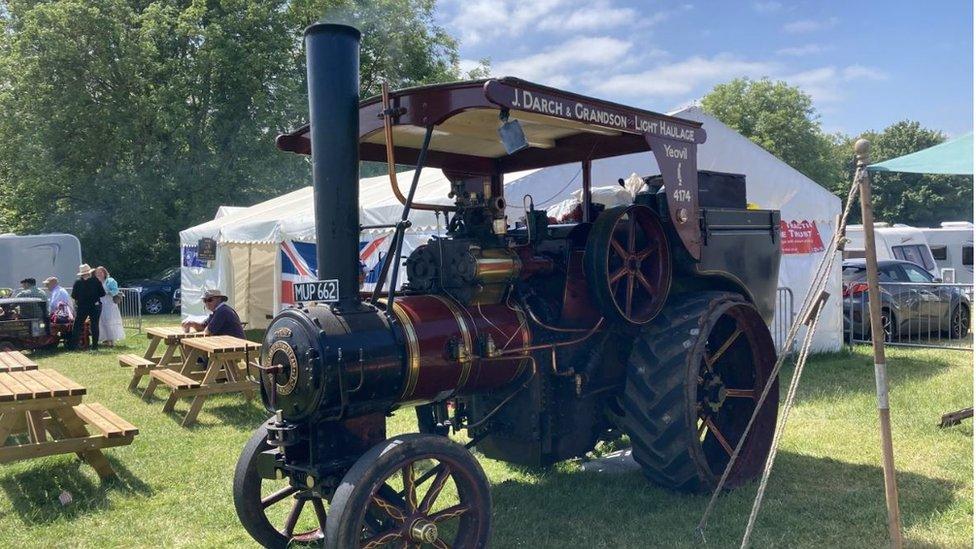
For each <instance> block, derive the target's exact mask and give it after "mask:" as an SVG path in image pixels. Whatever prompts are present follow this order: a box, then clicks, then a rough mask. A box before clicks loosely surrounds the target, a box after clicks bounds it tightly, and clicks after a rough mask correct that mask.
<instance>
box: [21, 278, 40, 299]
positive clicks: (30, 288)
mask: <svg viewBox="0 0 976 549" xmlns="http://www.w3.org/2000/svg"><path fill="white" fill-rule="evenodd" d="M14 297H36V298H38V299H47V296H46V295H44V292H42V291H41V289H40V288H38V287H37V280H34V279H33V278H25V279H23V280H21V281H20V290H18V291H17V293H16V294H14Z"/></svg>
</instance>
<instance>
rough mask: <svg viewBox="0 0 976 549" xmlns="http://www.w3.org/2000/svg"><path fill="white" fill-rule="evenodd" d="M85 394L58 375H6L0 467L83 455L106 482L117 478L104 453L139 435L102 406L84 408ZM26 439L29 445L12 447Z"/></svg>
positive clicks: (1, 383)
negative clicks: (19, 437) (18, 437)
mask: <svg viewBox="0 0 976 549" xmlns="http://www.w3.org/2000/svg"><path fill="white" fill-rule="evenodd" d="M85 393H86V389H85V388H84V387H83V386H81V385H79V384H78V383H76V382H74V381H72V380H71V379H68V378H67V377H65V376H64V375H62V374H61V373H60V372H58V371H56V370H47V369H38V370H27V371H19V372H3V373H0V463H8V462H11V461H16V460H20V459H28V458H35V457H42V456H50V455H56V454H67V453H77V454H78V456H79V457H81V458H82V459H83V460H84V461H85V462H87V463H88V464H89V465H91V466H92V467H94V468H95V471H97V472H98V474H99V476H101V477H102V478H109V477H112V476H114V475H115V471H114V470H113V469H112V466H111V464H110V463H109V462H108V460H107V459H106V458H105V456H104V455H103V454H102V453H101V449H102V448H109V447H113V446H122V445H126V444H131V443H132V439H133V437H134V436H135V435H136V434H138V433H139V430H138V429H137V428H136V427H135V426H134V425H132V424H131V423H129V422H128V421H126V420H124V419H122V418H121V417H119V416H118V415H117V414H115V413H114V412H112V411H111V410H109V409H107V408H106V407H104V406H102V405H101V404H98V403H90V404H82V403H81V398H82V396H83V395H84V394H85ZM20 433H26V434H27V438H28V442H26V443H23V444H13V445H6V442H7V438H8V436H9V435H11V434H20Z"/></svg>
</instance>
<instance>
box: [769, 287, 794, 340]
mask: <svg viewBox="0 0 976 549" xmlns="http://www.w3.org/2000/svg"><path fill="white" fill-rule="evenodd" d="M795 317H796V311H794V310H793V290H792V289H790V288H785V287H784V288H777V289H776V309H775V312H774V313H773V324H772V326H770V329H771V331H772V332H773V342H774V343H775V344H776V353H777V354H783V353H784V352H785V353H786V354H793V351H794V350H795V349H783V346H784V345H785V344H786V336H787V335H788V334H789V332H790V327H791V326H793V319H794V318H795ZM794 343H795V342H794Z"/></svg>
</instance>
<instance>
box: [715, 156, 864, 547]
mask: <svg viewBox="0 0 976 549" xmlns="http://www.w3.org/2000/svg"><path fill="white" fill-rule="evenodd" d="M865 178H866V177H865V176H863V175H861V170H858V171H857V173H855V176H854V181H853V183H852V184H851V188H850V189H849V190H848V193H847V201H846V203H845V205H844V212H843V213H842V214H841V216H840V217H839V218H838V220H837V226H836V227H835V228H834V234H833V237H832V238H831V240H830V244H829V245H828V246H827V248H826V249H827V250H828V252H827V253H824V256H823V258H822V259H821V260H820V264H819V265H818V267H817V270H816V274H815V275H814V278H813V282H812V284H811V285H810V290H809V291H808V292H807V294H806V296H805V297H804V298H803V304H802V305H801V306H800V314H799V315H797V317H796V320H794V322H793V325H792V326H791V327H790V330H789V332H788V333H787V336H786V342H785V343H784V345H783V348H785V349H789V348H792V346H793V343H794V342H795V340H796V337H797V335H798V334H799V331H800V327H801V326H803V325H806V326H807V332H806V334H805V335H804V337H803V343H802V344H801V346H800V351H799V353H798V354H797V358H796V366H795V368H794V370H793V377H792V379H791V380H790V387H789V390H788V391H787V395H786V400H785V402H784V404H783V408H782V414H781V415H780V418H779V421H778V422H777V423H778V425H777V428H776V432H775V435H774V437H773V442H772V446H771V447H770V451H769V456H767V458H766V465H765V467H764V468H763V474H762V479H761V481H760V483H759V490H758V492H757V493H756V499H755V501H754V502H753V506H752V512H751V513H750V515H749V522H748V524H747V526H746V531H745V534H744V535H743V538H742V545H741V547H742V548H745V547H747V546H748V544H749V537H750V535H751V534H752V529H753V526H754V525H755V521H756V517H757V516H758V514H759V508H760V506H761V505H762V499H763V495H764V494H765V491H766V484H767V482H768V481H769V474H770V472H771V471H772V467H773V461H774V460H775V459H776V451H777V449H778V447H779V441H780V437H781V436H782V434H783V431H784V430H785V427H786V420H787V418H788V417H789V413H790V409H791V408H792V406H793V402H794V400H795V398H796V390H797V387H799V383H800V377H801V376H802V375H803V368H804V366H805V365H806V361H807V357H808V356H809V354H810V347H811V345H812V343H813V336H814V334H815V332H816V330H817V326H818V324H819V322H820V315H821V313H822V311H823V305H824V304H825V303H826V301H827V297H829V293H828V292H827V291H826V289H827V283H828V282H829V280H830V272H831V269H832V268H833V266H834V263H835V262H836V260H837V252H838V251H840V250H841V249H842V243H843V242H845V240H846V238H845V237H844V236H843V235H844V234H845V232H846V229H847V219H848V217H849V215H850V212H851V207H852V206H853V204H854V199H855V196H856V195H857V192H858V190H859V188H860V184H861V181H862V180H863V179H865ZM785 359H786V354H785V353H783V354H781V355H780V356H779V357H778V358H777V359H776V364H775V365H774V366H773V371H772V373H771V375H770V376H769V381H767V383H766V386H765V387H763V391H762V393H761V394H760V395H759V398H758V401H757V404H756V408H755V410H754V411H753V414H752V416H751V417H750V418H749V422H748V423H747V424H746V428H745V431H744V432H743V434H742V436H741V437H740V438H739V442H738V444H736V446H735V450H734V451H733V452H732V456H731V458H730V459H729V463H728V465H726V467H725V471H724V472H723V473H722V476H721V477H720V478H719V481H718V484H717V485H716V487H715V491H714V492H713V493H712V497H711V499H710V500H709V502H708V506H707V507H706V508H705V512H704V513H703V514H702V518H701V521H699V523H698V526H697V528H696V532H697V533H698V535H699V536H700V537H701V539H702V540H704V539H705V528H706V526H707V522H708V518H709V516H710V515H711V513H712V511H713V510H714V507H715V503H716V502H717V500H718V495H719V494H720V493H721V492H722V488H723V487H724V486H725V482H726V480H727V479H728V476H729V473H730V472H731V470H732V467H733V466H734V465H735V462H736V459H737V458H738V457H739V452H740V451H741V450H742V446H743V443H744V442H745V440H746V439H747V438H748V436H749V431H750V430H751V429H752V425H753V423H754V422H755V419H756V417H757V415H758V411H759V410H760V408H761V407H762V405H763V403H764V402H765V401H766V398H767V397H768V396H769V392H770V391H771V390H772V387H773V384H774V383H775V382H776V379H777V376H778V375H779V372H780V370H781V369H782V367H783V363H784V362H785Z"/></svg>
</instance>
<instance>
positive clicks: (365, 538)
mask: <svg viewBox="0 0 976 549" xmlns="http://www.w3.org/2000/svg"><path fill="white" fill-rule="evenodd" d="M490 534H491V493H490V492H489V489H488V479H487V477H485V473H484V471H483V470H482V469H481V465H480V464H479V463H478V461H477V460H476V459H475V458H474V457H473V456H472V455H471V453H470V452H468V450H467V449H465V448H464V447H463V446H461V445H459V444H457V443H455V442H452V441H451V440H450V439H448V438H446V437H442V436H437V435H428V434H419V433H418V434H410V435H401V436H397V437H393V438H390V439H388V440H385V441H383V442H381V443H379V444H377V445H376V446H374V447H373V448H372V449H370V450H369V451H368V452H366V453H365V454H364V455H363V456H362V457H360V458H359V460H358V461H356V463H355V464H353V466H352V468H351V469H350V470H349V472H348V473H346V476H345V477H343V479H342V482H341V483H340V484H339V487H338V488H336V491H335V495H334V496H333V498H332V506H331V508H330V514H329V521H328V523H327V524H326V531H325V546H326V547H336V548H340V547H341V548H343V549H346V548H370V549H372V548H379V547H439V548H446V547H465V548H468V547H470V548H475V549H480V548H483V547H487V546H488V538H489V536H490Z"/></svg>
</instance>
